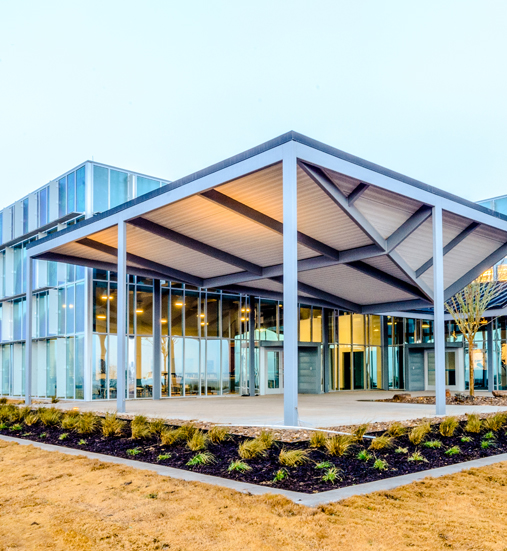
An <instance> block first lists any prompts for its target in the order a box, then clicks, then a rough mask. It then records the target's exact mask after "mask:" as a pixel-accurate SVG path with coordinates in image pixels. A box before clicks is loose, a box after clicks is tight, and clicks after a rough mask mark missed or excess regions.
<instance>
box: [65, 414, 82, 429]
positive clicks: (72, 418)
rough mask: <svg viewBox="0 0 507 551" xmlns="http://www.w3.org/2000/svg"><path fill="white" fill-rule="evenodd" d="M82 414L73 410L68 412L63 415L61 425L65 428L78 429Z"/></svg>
mask: <svg viewBox="0 0 507 551" xmlns="http://www.w3.org/2000/svg"><path fill="white" fill-rule="evenodd" d="M80 417H81V416H80V415H79V414H77V415H76V414H75V413H72V412H68V413H66V414H65V415H64V416H63V419H62V422H61V427H62V429H65V430H76V427H77V425H78V423H79V418H80Z"/></svg>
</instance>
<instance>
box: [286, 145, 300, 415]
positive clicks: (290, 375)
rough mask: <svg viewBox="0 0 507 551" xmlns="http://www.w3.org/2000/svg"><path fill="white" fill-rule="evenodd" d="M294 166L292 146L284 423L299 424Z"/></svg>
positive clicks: (289, 150) (288, 163) (288, 157)
mask: <svg viewBox="0 0 507 551" xmlns="http://www.w3.org/2000/svg"><path fill="white" fill-rule="evenodd" d="M297 214H298V211H297V164H296V156H295V154H294V150H293V146H292V144H288V146H287V147H286V148H285V151H284V157H283V352H284V361H283V363H284V366H283V368H284V391H283V405H284V424H285V425H287V426H297V425H298V321H299V320H298V245H297Z"/></svg>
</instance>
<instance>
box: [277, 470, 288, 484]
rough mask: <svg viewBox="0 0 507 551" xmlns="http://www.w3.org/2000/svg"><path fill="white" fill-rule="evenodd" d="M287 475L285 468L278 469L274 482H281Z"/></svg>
mask: <svg viewBox="0 0 507 551" xmlns="http://www.w3.org/2000/svg"><path fill="white" fill-rule="evenodd" d="M287 476H288V473H287V471H286V470H285V469H278V471H276V473H275V476H274V477H273V482H281V481H282V480H285V479H286V478H287Z"/></svg>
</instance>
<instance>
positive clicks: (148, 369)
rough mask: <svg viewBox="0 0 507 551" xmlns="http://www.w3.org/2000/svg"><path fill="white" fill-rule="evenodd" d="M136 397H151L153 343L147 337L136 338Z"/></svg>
mask: <svg viewBox="0 0 507 551" xmlns="http://www.w3.org/2000/svg"><path fill="white" fill-rule="evenodd" d="M136 341H137V343H136V345H137V346H136V348H137V350H136V372H137V373H136V397H137V398H151V396H152V395H153V341H152V339H150V338H148V337H136Z"/></svg>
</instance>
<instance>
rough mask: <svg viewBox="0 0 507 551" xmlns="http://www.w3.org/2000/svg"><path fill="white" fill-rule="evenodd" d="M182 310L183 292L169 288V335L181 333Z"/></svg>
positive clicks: (180, 334)
mask: <svg viewBox="0 0 507 551" xmlns="http://www.w3.org/2000/svg"><path fill="white" fill-rule="evenodd" d="M183 311H184V304H183V292H182V291H176V290H174V289H171V335H178V336H180V337H181V336H182V335H183V331H182V319H183Z"/></svg>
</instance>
